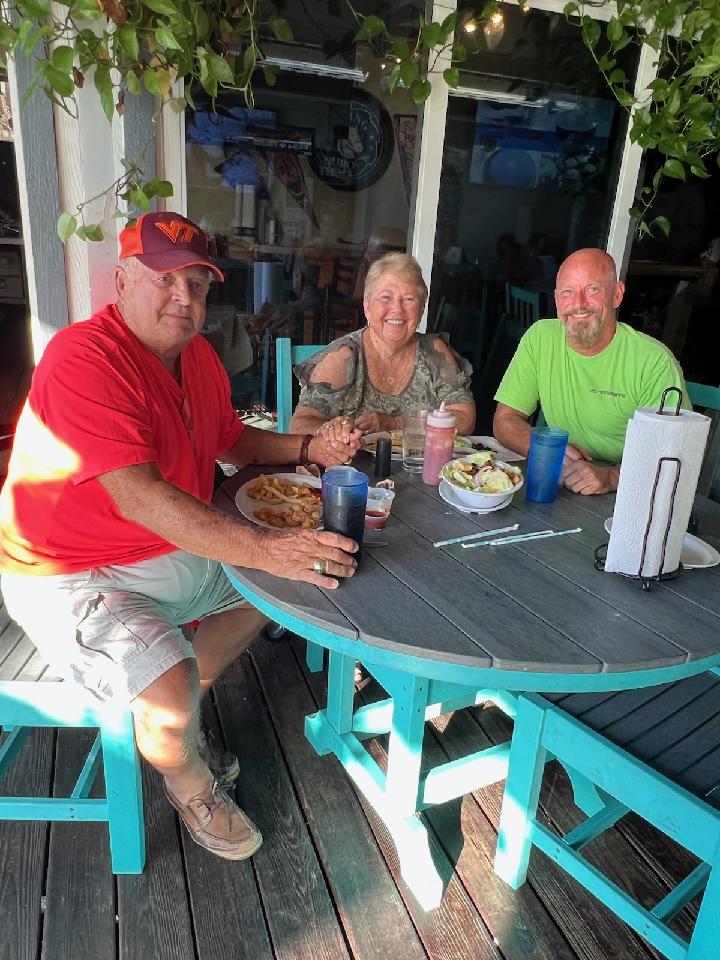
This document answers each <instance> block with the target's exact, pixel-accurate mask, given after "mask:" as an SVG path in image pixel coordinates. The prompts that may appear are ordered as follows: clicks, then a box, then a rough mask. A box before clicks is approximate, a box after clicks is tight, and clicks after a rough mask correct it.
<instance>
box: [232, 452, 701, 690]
mask: <svg viewBox="0 0 720 960" xmlns="http://www.w3.org/2000/svg"><path fill="white" fill-rule="evenodd" d="M372 464H373V461H372V458H371V457H370V456H369V455H368V454H362V455H361V456H360V457H358V458H357V461H356V465H357V466H358V467H359V468H360V469H365V470H366V471H367V472H368V473H369V475H370V477H371V482H372ZM282 469H283V468H281V467H273V468H266V471H267V472H274V471H275V470H282ZM259 472H261V470H260V468H248V469H247V470H244V471H241V472H240V473H238V474H236V475H235V476H234V477H232V478H230V479H229V480H227V481H226V483H225V484H224V485H223V487H222V488H221V490H220V491H219V492H218V494H217V495H216V505H217V506H219V507H221V508H222V509H225V510H227V511H229V512H234V511H235V506H234V493H235V491H236V490H237V489H238V487H239V486H240V485H241V484H242V483H243V482H245V481H246V480H247V479H249V478H250V477H251V476H254V475H256V474H257V473H259ZM393 479H394V480H395V484H396V486H395V493H396V496H395V500H394V503H393V507H392V513H391V516H390V519H389V521H388V523H387V525H386V526H385V528H384V529H383V530H382V531H366V541H367V543H368V544H369V545H368V546H366V547H365V548H364V550H363V556H362V561H361V564H360V567H359V569H358V571H357V572H356V574H355V575H354V576H353V577H352V578H351V579H349V580H346V581H343V582H342V583H341V585H340V587H339V588H338V589H337V590H321V589H319V588H317V587H314V586H312V585H309V584H304V583H299V582H296V581H290V580H284V579H281V578H278V577H273V576H270V575H269V574H265V573H262V572H259V571H256V570H249V569H246V568H241V567H228V568H227V569H228V573H229V574H230V576H231V578H232V579H233V581H234V582H235V584H236V585H237V586H238V588H239V589H240V590H241V592H242V593H244V594H245V595H246V596H247V597H248V599H250V600H251V601H252V602H254V603H256V604H257V605H258V606H259V607H260V608H261V609H263V610H264V612H266V613H267V614H268V615H269V616H270V617H271V618H272V619H274V620H277V621H278V622H279V623H282V624H283V625H285V626H288V627H289V628H290V629H292V630H294V631H295V632H296V633H299V634H300V635H302V636H305V637H306V638H308V639H310V640H314V641H317V642H320V643H322V644H323V645H324V646H327V647H330V648H335V649H338V650H340V651H341V652H343V653H353V655H354V656H356V657H357V659H359V660H362V661H364V662H369V663H374V664H376V665H378V666H382V665H383V664H386V665H389V666H395V667H397V666H398V664H400V663H401V664H402V666H401V669H404V670H406V671H407V672H410V673H417V674H422V675H423V676H426V677H428V678H431V679H437V680H444V681H450V682H455V683H462V684H470V683H477V684H478V686H481V685H486V684H489V685H497V686H502V687H504V688H505V689H511V690H512V689H514V690H520V689H523V690H545V691H550V690H576V689H582V690H602V689H622V688H626V687H638V686H645V685H649V684H654V683H661V682H665V681H666V680H676V679H679V678H680V677H682V676H685V675H690V674H692V673H697V672H700V671H702V670H704V669H707V668H708V667H710V666H714V665H716V664H720V567H714V568H708V569H696V570H686V571H683V573H682V574H681V575H680V576H679V577H678V578H677V579H675V580H672V581H666V582H661V583H655V584H653V586H652V589H651V590H649V591H644V590H643V589H642V586H641V584H640V582H639V581H637V580H633V579H629V578H626V577H622V576H618V575H615V574H610V573H603V572H600V571H598V570H596V569H595V566H594V562H593V561H594V550H595V548H596V547H597V546H598V545H599V544H601V543H605V542H607V539H608V536H607V534H606V532H605V529H604V526H603V522H604V520H605V519H606V518H607V517H609V516H611V515H612V512H613V504H614V496H613V495H606V496H589V497H583V496H580V495H577V494H571V493H568V492H567V491H560V492H559V495H558V498H557V500H556V501H555V502H554V503H552V504H536V503H532V502H530V501H527V500H526V499H525V491H524V490H521V491H519V492H518V494H516V495H515V497H514V498H513V500H512V502H511V504H510V505H509V506H508V507H506V508H505V509H503V510H500V511H497V512H493V513H488V514H463V513H460V512H458V511H457V510H455V509H452V508H451V507H449V506H448V505H447V504H446V503H445V502H444V501H443V500H442V498H441V497H440V495H439V492H438V489H437V488H436V487H430V486H427V485H425V484H423V483H422V481H421V479H420V478H419V477H415V476H412V475H408V474H406V473H404V472H403V471H402V469H401V467H400V464H396V463H393ZM696 509H697V512H698V516H699V521H700V527H699V531H698V535H699V536H700V537H701V538H703V539H705V540H707V541H708V542H710V543H712V544H714V545H717V544H718V541H717V539H716V537H717V536H718V535H720V505H718V504H715V503H714V502H712V501H709V500H705V499H704V498H698V500H697V503H696ZM514 523H517V524H519V527H518V531H517V532H518V533H530V532H534V531H539V530H546V529H551V530H558V531H559V530H566V529H572V528H574V527H580V528H581V529H580V530H579V531H578V532H577V533H573V534H570V535H567V536H562V537H555V538H549V539H544V540H538V541H535V542H533V541H531V540H530V541H526V542H524V543H519V544H516V545H506V546H479V547H477V548H473V549H465V548H463V547H462V544H459V543H458V544H450V545H447V546H440V547H435V546H434V545H433V544H434V543H435V542H437V541H439V540H447V539H450V538H453V537H461V536H464V535H466V534H469V533H475V532H479V531H485V530H495V529H497V528H500V527H505V526H508V525H510V524H514ZM377 540H382V541H384V542H385V545H384V546H381V547H373V546H372V544H373V542H375V541H377Z"/></svg>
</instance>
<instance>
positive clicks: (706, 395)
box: [685, 381, 720, 410]
mask: <svg viewBox="0 0 720 960" xmlns="http://www.w3.org/2000/svg"><path fill="white" fill-rule="evenodd" d="M685 386H686V388H687V396H688V400H689V401H690V403H691V404H692V405H693V406H694V407H705V408H706V409H708V410H720V387H711V386H709V385H708V384H707V383H691V382H690V381H687V382H686V383H685Z"/></svg>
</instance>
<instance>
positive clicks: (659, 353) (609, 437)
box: [495, 320, 687, 463]
mask: <svg viewBox="0 0 720 960" xmlns="http://www.w3.org/2000/svg"><path fill="white" fill-rule="evenodd" d="M665 387H680V389H681V390H682V391H683V394H684V393H685V384H684V382H683V376H682V371H681V370H680V365H679V364H678V362H677V360H676V359H675V357H674V356H673V354H672V353H671V352H670V351H669V350H668V349H667V347H666V346H664V345H663V344H662V343H660V342H659V341H658V340H654V339H653V338H652V337H648V336H647V334H644V333H640V332H639V331H638V330H634V329H633V328H632V327H629V326H627V324H625V323H618V325H617V330H616V331H615V336H614V337H613V339H612V342H611V343H610V344H609V345H608V346H607V347H606V348H605V350H603V351H602V353H599V354H597V356H594V357H585V356H583V355H582V354H580V353H576V352H575V351H574V350H572V349H570V347H568V345H567V343H566V342H565V330H564V328H563V326H562V324H561V323H560V321H559V320H539V321H538V322H537V323H534V324H533V325H532V326H531V327H530V329H529V330H528V331H527V333H526V334H525V335H524V336H523V338H522V340H521V341H520V343H519V345H518V348H517V350H516V352H515V356H514V357H513V359H512V360H511V362H510V365H509V367H508V368H507V370H506V371H505V376H504V377H503V378H502V381H501V382H500V386H499V387H498V389H497V393H496V394H495V399H496V400H497V401H498V402H499V403H504V404H505V405H506V406H508V407H513V408H514V409H515V410H519V411H520V412H521V413H524V414H526V415H527V416H530V414H531V413H533V412H534V411H535V409H536V408H537V406H538V404H539V405H540V407H541V408H542V412H543V416H544V417H545V419H546V421H547V423H548V424H549V425H550V426H553V427H563V428H564V429H565V430H567V431H568V432H569V434H570V442H571V443H576V444H578V445H579V446H581V447H584V448H585V449H586V450H588V451H589V453H590V455H591V456H592V457H594V458H595V459H597V460H607V461H609V462H611V463H618V462H619V461H620V458H621V457H622V451H623V446H624V444H625V430H626V427H627V422H628V420H630V419H632V417H633V414H634V413H635V411H636V410H637V408H638V407H651V406H658V405H659V404H660V398H661V396H662V392H663V390H664V389H665ZM669 399H672V400H673V405H674V399H673V395H671V397H670V398H669ZM683 405H684V406H686V405H687V402H686V401H685V402H684V404H683Z"/></svg>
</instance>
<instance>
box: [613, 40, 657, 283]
mask: <svg viewBox="0 0 720 960" xmlns="http://www.w3.org/2000/svg"><path fill="white" fill-rule="evenodd" d="M656 77H657V54H656V52H655V51H654V50H653V49H652V48H651V47H649V46H647V44H645V45H643V47H642V49H641V51H640V61H639V63H638V71H637V77H636V79H635V90H634V94H635V98H636V99H637V100H638V101H639V102H640V103H643V102H644V100H645V98H646V97H648V96H650V91H649V90H648V88H647V87H648V84H649V83H652V81H653V80H654V79H655V78H656ZM632 120H633V117H632V113H631V115H630V118H629V120H628V126H627V132H626V134H625V142H624V144H623V151H622V158H621V160H620V167H619V169H618V178H617V189H616V191H615V202H614V203H613V212H612V217H611V219H610V227H609V230H608V239H607V246H606V249H607V252H608V253H609V254H610V256H611V257H612V258H613V260H614V261H615V263H616V264H617V267H618V273H619V274H620V275H621V276H625V271H626V270H627V263H628V260H629V259H630V248H631V247H632V241H633V236H634V229H633V225H632V221H631V219H630V214H629V213H628V211H629V210H630V208H631V207H632V205H633V203H634V201H635V192H636V190H637V182H638V173H639V171H640V161H641V160H642V155H643V150H642V147H640V146H639V145H638V144H637V143H632V142H631V141H630V128H631V127H632Z"/></svg>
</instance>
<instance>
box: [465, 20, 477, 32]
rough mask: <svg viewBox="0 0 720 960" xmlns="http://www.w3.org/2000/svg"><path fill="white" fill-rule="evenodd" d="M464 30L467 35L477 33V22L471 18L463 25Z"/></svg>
mask: <svg viewBox="0 0 720 960" xmlns="http://www.w3.org/2000/svg"><path fill="white" fill-rule="evenodd" d="M463 30H464V31H465V33H475V31H476V30H477V23H476V22H475V20H473V19H472V18H470V20H466V21H465V23H464V24H463Z"/></svg>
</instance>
